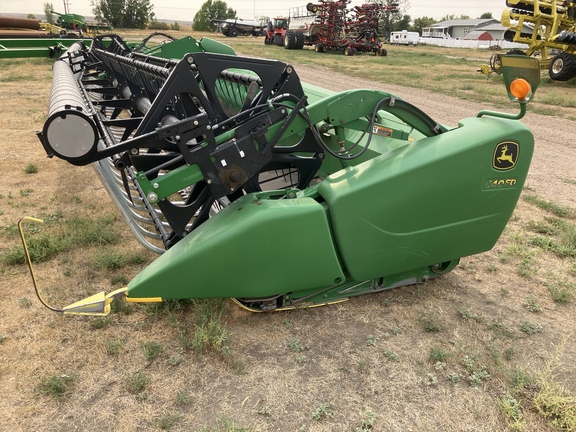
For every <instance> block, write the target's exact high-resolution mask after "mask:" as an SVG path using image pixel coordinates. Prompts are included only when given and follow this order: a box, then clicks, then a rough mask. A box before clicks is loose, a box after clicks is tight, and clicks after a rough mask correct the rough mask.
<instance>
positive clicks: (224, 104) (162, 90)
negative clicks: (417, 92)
mask: <svg viewBox="0 0 576 432" xmlns="http://www.w3.org/2000/svg"><path fill="white" fill-rule="evenodd" d="M109 39H112V40H107V41H106V40H105V38H104V37H98V38H95V39H94V41H93V43H92V44H91V46H90V48H86V47H81V46H79V44H78V46H73V47H72V48H71V49H70V50H69V51H68V53H67V54H66V55H63V56H62V57H61V58H60V60H58V61H56V62H55V64H54V69H53V71H54V72H53V85H52V91H51V96H50V108H49V113H48V118H47V120H46V123H45V125H44V127H43V130H42V131H41V132H38V137H39V139H40V142H41V144H42V145H43V147H44V149H45V151H46V153H47V155H48V156H49V157H53V156H56V157H58V158H61V159H64V160H66V161H68V162H69V163H71V164H73V165H88V164H91V165H92V166H93V167H94V168H95V170H96V171H97V173H98V176H99V178H100V179H101V180H102V182H103V184H104V186H105V187H106V189H107V190H108V192H109V193H110V195H111V197H112V199H113V201H114V203H115V204H116V206H117V208H118V211H119V212H120V213H121V214H122V215H123V217H124V219H125V220H126V221H127V224H128V226H129V228H130V229H131V231H132V233H133V234H134V235H135V237H136V238H137V239H138V240H139V241H140V242H141V243H142V244H143V245H144V247H146V248H148V249H150V250H152V251H155V252H157V253H158V254H159V255H160V256H159V257H158V258H157V259H156V260H155V261H154V262H153V263H152V264H151V265H150V266H148V267H147V268H146V269H144V270H143V271H142V272H141V273H140V274H139V275H137V276H136V277H135V278H134V279H133V280H132V281H131V282H130V283H129V284H128V286H127V287H125V288H122V289H119V290H117V291H114V292H112V293H109V294H105V293H104V292H101V293H99V294H95V295H93V296H92V297H89V298H87V299H85V300H81V301H79V302H77V303H74V304H71V305H69V306H66V307H64V308H55V307H51V306H48V305H47V306H48V307H50V308H51V309H53V310H57V311H60V312H64V313H67V314H87V315H106V314H107V313H109V312H110V304H111V302H112V300H113V299H115V298H118V297H120V298H123V299H125V300H127V301H130V302H161V301H163V300H168V299H189V298H214V297H229V298H233V299H234V300H235V301H236V302H237V303H238V304H239V305H240V306H242V307H243V308H246V309H248V310H250V311H254V312H267V311H278V310H286V309H293V308H301V307H313V306H320V305H326V304H330V303H335V302H340V301H344V300H347V299H348V298H350V297H353V296H357V295H361V294H367V293H374V292H378V291H382V290H387V289H391V288H396V287H401V286H405V285H409V284H417V283H422V282H425V281H428V280H430V279H432V278H436V277H439V276H441V275H443V274H446V273H447V272H449V271H451V270H452V269H453V268H454V267H455V266H456V265H458V262H459V260H460V258H462V257H465V256H468V255H472V254H477V253H481V252H484V251H487V250H490V249H491V248H492V247H493V246H494V244H495V243H496V241H497V240H498V238H499V237H500V235H501V234H502V231H503V230H504V228H505V226H506V224H507V222H508V220H509V218H510V216H511V214H512V212H513V210H514V208H515V206H516V202H517V200H518V198H519V196H520V193H521V191H522V187H523V185H524V182H525V180H526V176H527V174H528V168H529V166H530V162H531V158H532V153H533V149H534V138H533V135H532V133H531V132H530V131H529V130H528V128H527V127H526V126H524V125H523V124H522V122H520V121H518V120H519V119H520V118H521V117H522V116H523V115H524V113H525V112H526V103H527V102H528V101H529V100H530V99H531V98H532V95H533V93H534V91H535V90H536V87H537V85H538V81H539V78H540V76H539V66H538V61H537V60H536V59H534V58H530V57H527V56H508V58H506V59H505V60H504V61H503V64H502V69H503V71H504V78H505V83H506V86H507V88H508V90H509V94H510V97H511V99H512V100H514V101H517V102H518V103H519V104H520V107H521V109H520V113H519V114H518V115H510V114H503V113H497V112H491V111H481V112H480V113H478V115H477V117H474V118H465V119H462V120H461V121H460V122H459V124H458V125H457V127H450V126H446V125H442V124H440V123H438V122H436V121H435V120H433V119H432V118H431V117H430V116H429V115H427V114H426V113H424V112H423V111H422V110H420V109H419V108H417V107H416V106H414V105H413V104H411V103H410V102H408V101H406V100H403V99H401V98H399V97H396V96H394V95H392V94H390V93H387V92H384V91H378V90H349V91H343V92H340V93H337V92H333V91H329V90H325V89H322V88H319V87H316V86H313V85H309V84H306V83H304V82H301V81H300V79H299V77H298V74H297V72H296V70H295V68H294V67H293V66H291V65H289V64H286V63H283V62H279V61H274V60H265V59H257V58H248V57H240V56H236V55H232V54H233V53H231V52H230V48H229V47H226V46H223V45H221V44H218V43H217V42H215V41H211V40H204V39H203V40H201V41H197V44H196V48H195V49H193V50H192V49H191V48H190V47H189V46H187V47H186V50H185V51H183V52H182V53H181V54H180V56H174V57H172V59H162V58H159V57H156V56H149V55H146V54H143V53H135V52H133V51H131V49H130V48H129V47H128V45H126V44H125V43H124V42H123V41H122V40H121V39H120V38H118V37H112V36H111V37H109ZM24 220H25V219H23V220H21V223H20V226H22V222H24ZM24 244H26V243H25V241H24ZM36 289H37V291H38V287H36Z"/></svg>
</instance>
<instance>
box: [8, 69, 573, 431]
mask: <svg viewBox="0 0 576 432" xmlns="http://www.w3.org/2000/svg"><path fill="white" fill-rule="evenodd" d="M295 67H296V70H297V72H298V74H299V75H300V77H301V79H302V80H303V81H306V82H309V83H311V84H316V85H319V86H322V87H326V88H330V89H332V90H345V89H348V88H352V86H353V87H354V88H359V87H365V88H378V89H382V90H385V91H388V92H390V93H393V94H395V95H397V96H400V97H402V98H404V99H406V100H408V101H409V102H411V103H413V104H415V105H417V106H418V107H420V108H422V109H423V110H424V111H425V112H427V113H428V114H429V115H431V116H432V117H433V118H435V119H436V120H438V121H440V122H442V123H445V124H447V125H456V124H457V122H458V120H459V119H460V118H463V117H468V116H474V115H476V113H477V112H478V111H479V110H481V109H494V108H493V107H492V106H488V105H483V104H478V103H472V102H467V101H462V100H459V99H457V98H453V97H445V96H442V95H438V94H433V93H429V92H426V91H422V90H414V89H411V88H406V87H398V86H393V85H383V84H379V83H375V82H368V81H362V80H358V79H355V80H354V82H353V83H352V82H351V80H350V79H349V77H347V76H346V75H345V71H343V73H342V74H334V73H332V72H331V73H330V80H329V81H326V80H325V79H324V78H321V77H323V76H324V75H323V74H321V73H318V72H319V71H318V69H317V68H313V67H310V66H299V65H295ZM0 72H1V73H2V74H3V75H1V76H0V78H1V77H3V76H6V73H7V71H6V69H4V70H3V69H2V65H1V64H0ZM26 74H27V76H28V78H26V77H25V79H23V80H22V81H21V82H18V83H14V82H6V81H5V82H3V84H2V85H3V91H2V92H1V93H0V107H2V108H1V109H0V148H2V152H1V153H0V184H1V185H2V194H1V196H2V198H1V199H0V210H1V212H0V227H1V228H2V233H7V232H8V231H10V230H13V227H14V224H15V222H16V221H17V220H18V219H19V218H20V217H22V216H24V215H29V214H31V213H32V214H35V213H39V212H40V213H41V212H53V211H55V209H58V210H60V211H61V212H62V213H63V217H69V216H71V215H74V214H76V213H77V212H79V211H81V212H86V211H87V209H89V210H90V209H91V210H90V211H91V212H92V213H93V214H95V215H102V217H104V216H106V215H108V214H113V213H114V208H113V205H112V204H111V202H110V200H109V198H108V197H107V195H106V194H105V192H104V190H103V188H102V187H101V186H99V184H98V181H97V180H96V176H95V174H94V173H93V172H92V171H91V169H90V168H88V167H85V168H76V167H72V166H70V165H67V164H65V163H64V162H62V161H56V160H47V159H46V158H45V155H44V152H43V150H42V149H41V146H40V144H39V142H38V140H37V139H36V137H35V136H34V131H35V130H37V129H39V128H40V127H41V126H42V123H43V118H44V114H45V109H46V106H47V103H48V95H49V90H50V75H51V72H50V66H49V64H48V63H45V64H43V65H39V66H38V65H32V64H31V65H30V66H29V68H28V71H27V72H26ZM22 83H24V85H23V84H22ZM515 109H516V108H515V106H513V105H512V104H511V105H510V109H509V110H508V111H509V112H515ZM529 109H530V108H529ZM522 121H523V122H524V123H525V124H526V125H528V127H529V128H530V129H531V130H532V131H533V132H534V134H535V137H536V150H535V154H534V159H533V162H532V166H531V169H530V173H529V178H528V182H527V192H529V193H531V194H536V195H537V196H538V197H541V198H543V199H546V200H549V201H552V202H554V203H557V204H562V205H565V206H569V207H571V208H576V194H575V193H574V189H575V187H576V186H575V185H576V171H575V170H574V169H573V164H574V161H576V139H575V138H574V122H573V121H569V120H564V119H560V118H554V117H549V116H542V115H537V114H532V113H530V112H529V113H528V114H527V116H526V117H525V118H524V119H523V120H522ZM28 163H33V164H35V165H37V166H38V173H37V174H34V175H29V174H25V173H24V172H23V168H24V167H25V166H26V165H27V164H28ZM29 189H33V192H30V193H31V195H32V199H28V197H25V196H24V195H25V194H23V193H22V191H26V190H29ZM9 196H13V197H14V198H13V199H9ZM423 212H424V213H425V209H423ZM545 216H546V213H545V212H544V211H543V210H541V209H538V208H536V207H534V206H532V205H530V204H528V203H526V202H524V201H523V200H521V201H520V202H519V206H518V209H517V211H516V212H515V215H514V217H513V219H512V221H511V223H510V225H509V227H508V228H507V230H506V233H505V235H504V236H503V237H502V239H501V240H500V241H499V242H498V244H497V245H496V247H495V248H494V249H493V250H492V251H490V252H487V253H484V254H481V255H477V256H474V257H469V258H465V259H463V260H462V262H461V264H460V266H459V267H457V268H456V269H455V270H454V271H453V272H452V273H450V274H447V275H445V276H443V277H441V278H439V279H436V280H433V281H431V282H429V283H426V284H423V285H419V286H412V287H404V288H401V289H395V290H391V291H387V292H383V293H379V294H373V295H367V296H362V297H358V298H354V299H351V300H350V301H348V302H344V303H340V304H337V305H332V306H328V307H322V308H315V309H306V310H299V311H293V312H285V313H272V314H251V313H248V312H246V311H244V310H241V309H239V308H238V307H236V306H234V305H232V304H230V305H229V308H228V309H229V312H228V314H227V315H226V323H227V329H228V332H229V340H228V344H227V345H228V347H229V351H230V353H229V355H228V356H227V357H222V356H219V355H215V354H211V353H206V354H198V353H196V352H195V351H193V350H190V349H187V348H186V347H183V345H182V344H181V341H180V340H179V335H178V333H177V331H176V327H177V326H176V325H175V322H180V323H186V322H189V321H190V322H191V321H192V318H191V317H192V315H193V311H191V310H190V309H187V310H183V311H176V312H174V314H172V315H167V314H165V315H151V314H150V313H147V312H146V311H145V310H144V309H137V310H136V311H135V312H134V313H132V314H130V315H123V314H114V315H113V316H112V320H111V322H110V323H109V325H106V326H104V327H103V328H96V327H95V326H94V325H92V322H93V320H91V319H87V318H75V317H64V316H60V315H57V314H54V313H53V312H50V311H48V310H47V309H45V308H44V307H43V306H41V305H40V304H39V302H38V301H37V299H36V298H35V296H34V293H33V288H32V286H31V282H30V277H29V275H28V273H27V269H26V267H24V266H2V268H1V269H2V270H1V274H0V290H1V291H0V292H1V293H2V301H3V304H2V315H1V316H0V335H2V340H1V342H0V388H1V390H2V394H3V396H2V398H0V413H1V414H0V424H1V425H2V426H0V429H2V430H7V431H8V430H9V431H26V432H27V431H63V432H64V431H66V432H68V431H111V430H116V431H149V430H160V429H170V430H173V431H201V430H205V431H240V430H250V431H282V432H284V431H314V432H318V431H359V430H363V431H368V430H373V431H503V430H508V426H507V424H506V421H505V417H504V416H503V415H502V410H501V409H500V405H499V404H500V401H501V400H502V399H503V398H505V397H508V396H510V395H512V396H514V397H515V398H516V399H518V400H520V401H521V404H523V405H522V406H521V408H522V413H523V422H524V429H523V430H526V431H548V430H554V429H553V427H552V426H551V419H546V418H544V416H542V415H540V414H539V413H538V411H537V410H536V409H535V408H534V406H533V405H531V403H530V400H531V396H534V394H535V392H536V391H537V390H538V380H537V379H538V377H539V376H541V373H542V371H543V370H544V369H545V368H546V366H547V365H549V364H551V363H550V362H551V359H552V360H553V359H554V358H555V357H554V356H555V355H556V354H557V362H556V363H554V365H556V368H555V369H554V373H555V374H556V379H557V381H558V382H559V383H560V385H562V386H563V387H564V388H565V390H566V392H567V394H571V395H575V394H576V378H575V375H574V373H573V359H574V358H576V341H575V340H574V337H575V336H574V335H573V333H574V331H575V330H576V321H575V320H574V317H575V316H576V306H575V304H574V300H572V301H571V302H568V303H567V304H558V303H556V302H554V301H552V299H551V298H550V296H549V294H548V290H547V284H549V283H550V281H553V280H558V281H562V283H564V284H573V283H574V282H575V271H576V270H575V269H576V263H575V260H574V259H563V260H561V259H558V258H555V257H553V256H551V255H550V254H545V253H537V252H534V257H533V261H532V263H533V267H534V269H533V272H532V273H531V274H530V275H524V276H521V275H519V274H518V271H517V268H518V265H519V262H518V259H517V258H512V259H511V260H504V259H503V257H505V256H506V253H507V251H508V250H509V248H510V247H511V245H513V243H514V241H515V240H514V239H515V235H516V236H522V235H524V233H525V230H524V226H525V224H526V223H527V222H528V221H530V220H534V219H542V218H543V217H545ZM1 239H2V242H3V243H4V245H3V246H2V251H3V252H4V251H5V250H6V248H7V247H8V246H11V245H14V244H17V240H15V239H14V237H13V236H7V235H4V236H3V237H1ZM122 242H123V245H124V246H125V247H126V248H128V249H131V250H136V249H138V248H141V246H139V245H138V244H137V243H136V242H135V241H134V240H132V239H131V238H130V236H129V233H127V232H126V233H123V234H122ZM84 253H86V251H82V250H78V251H76V252H75V254H76V255H78V257H77V258H78V259H80V264H78V266H77V267H74V268H73V269H72V270H73V271H72V273H75V274H76V276H78V279H72V278H66V277H63V276H62V272H63V267H64V266H65V265H67V264H66V263H65V262H63V260H62V259H60V260H54V261H52V262H49V263H47V264H45V265H42V266H39V267H38V274H39V275H41V277H40V282H41V284H43V285H44V286H45V285H46V284H47V283H48V282H50V283H51V284H56V285H58V286H61V287H62V288H61V289H62V290H66V289H68V288H67V287H69V286H71V285H72V283H73V280H80V282H78V284H85V285H82V286H83V289H86V290H87V291H90V290H92V292H97V291H98V290H100V289H106V290H109V289H110V286H109V283H108V282H107V281H105V280H103V278H102V277H101V276H102V275H101V274H98V277H95V275H94V273H91V272H90V271H89V270H90V269H89V267H90V264H89V262H90V261H82V258H83V257H82V255H83V254H84ZM131 271H132V273H133V274H132V276H134V274H135V273H136V272H137V271H138V269H137V268H134V269H132V270H131ZM223 271H225V269H223ZM52 273H54V274H56V276H58V277H59V278H58V277H55V278H54V279H52V276H51V275H52ZM215 277H217V275H215ZM271 283H273V281H271ZM570 286H572V285H570ZM530 296H533V297H535V298H536V299H537V301H538V304H539V305H540V306H541V310H540V311H539V312H532V311H530V310H528V309H527V308H526V306H525V305H526V299H527V298H529V297H530ZM25 299H29V301H25ZM527 321H529V322H533V323H535V324H537V325H538V326H539V327H540V330H539V331H538V332H534V334H530V335H528V334H526V333H525V332H522V331H521V330H520V327H521V325H522V323H525V322H527ZM427 322H428V323H429V324H430V323H433V324H435V325H436V326H437V328H438V329H437V331H427V329H428V330H429V329H430V327H426V323H427ZM570 335H572V337H571V338H569V336H570ZM150 341H154V342H156V343H158V344H160V345H161V346H162V352H161V353H160V354H159V356H158V357H156V358H155V359H154V361H152V362H149V361H147V360H146V359H145V358H144V356H143V352H142V346H143V344H145V343H147V342H150ZM114 343H117V344H116V345H114ZM111 346H117V347H118V350H117V352H112V351H111V349H110V347H111ZM434 349H436V352H438V350H440V351H441V352H443V353H445V354H446V356H445V358H444V359H442V360H441V361H432V360H431V356H430V353H431V350H434ZM482 373H484V374H486V375H489V376H486V375H482ZM474 374H476V375H477V376H479V377H483V378H482V379H481V380H480V383H479V384H478V385H471V383H472V378H471V377H472V376H473V375H474ZM49 376H57V377H64V378H67V377H72V378H73V380H72V379H71V382H72V384H71V386H70V388H69V389H68V390H67V391H66V392H65V394H64V395H63V396H61V397H59V398H54V397H50V396H49V395H48V396H47V395H41V394H38V391H37V389H38V383H39V382H41V381H42V380H43V379H44V378H46V377H49ZM134 377H145V378H146V379H147V380H148V381H147V385H146V387H145V389H144V388H143V389H142V390H141V391H136V392H131V391H130V390H129V389H128V388H127V383H128V382H129V380H131V379H132V378H134ZM519 379H525V380H526V382H527V383H528V384H527V385H526V386H525V387H524V390H523V392H522V393H521V394H515V393H513V388H514V385H513V384H514V383H517V381H518V380H519Z"/></svg>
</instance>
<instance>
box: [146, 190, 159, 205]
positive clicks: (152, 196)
mask: <svg viewBox="0 0 576 432" xmlns="http://www.w3.org/2000/svg"><path fill="white" fill-rule="evenodd" d="M147 198H148V201H150V202H151V203H155V202H156V201H158V195H156V194H155V193H154V192H150V193H149V194H148V197H147Z"/></svg>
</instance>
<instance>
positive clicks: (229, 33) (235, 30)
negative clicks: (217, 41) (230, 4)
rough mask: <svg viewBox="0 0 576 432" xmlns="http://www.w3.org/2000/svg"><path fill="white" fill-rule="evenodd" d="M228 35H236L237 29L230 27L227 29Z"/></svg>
mask: <svg viewBox="0 0 576 432" xmlns="http://www.w3.org/2000/svg"><path fill="white" fill-rule="evenodd" d="M228 35H229V36H230V37H238V29H237V28H236V27H232V28H231V29H230V30H229V31H228Z"/></svg>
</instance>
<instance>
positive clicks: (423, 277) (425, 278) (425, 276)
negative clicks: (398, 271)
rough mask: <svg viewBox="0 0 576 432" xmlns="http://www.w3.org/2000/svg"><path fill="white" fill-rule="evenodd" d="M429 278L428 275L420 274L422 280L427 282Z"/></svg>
mask: <svg viewBox="0 0 576 432" xmlns="http://www.w3.org/2000/svg"><path fill="white" fill-rule="evenodd" d="M429 280H430V276H428V275H424V276H422V282H428V281H429Z"/></svg>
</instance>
